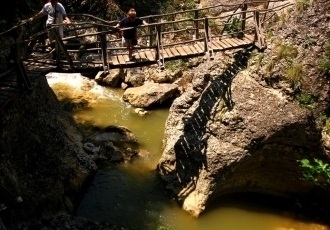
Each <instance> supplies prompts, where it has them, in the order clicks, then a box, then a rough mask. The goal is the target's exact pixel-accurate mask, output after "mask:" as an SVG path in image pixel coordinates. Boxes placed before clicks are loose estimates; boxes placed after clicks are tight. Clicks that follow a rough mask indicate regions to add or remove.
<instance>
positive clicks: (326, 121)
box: [323, 117, 330, 135]
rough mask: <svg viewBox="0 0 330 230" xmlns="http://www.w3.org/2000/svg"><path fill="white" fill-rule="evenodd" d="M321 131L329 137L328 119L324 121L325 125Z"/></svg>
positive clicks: (329, 120) (329, 124)
mask: <svg viewBox="0 0 330 230" xmlns="http://www.w3.org/2000/svg"><path fill="white" fill-rule="evenodd" d="M323 130H324V132H325V133H326V134H328V135H330V117H328V118H326V119H325V125H324V128H323Z"/></svg>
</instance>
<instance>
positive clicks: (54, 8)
mask: <svg viewBox="0 0 330 230" xmlns="http://www.w3.org/2000/svg"><path fill="white" fill-rule="evenodd" d="M45 15H47V16H48V18H47V21H46V27H47V28H49V27H51V26H52V25H53V24H62V23H67V24H71V20H70V18H69V17H68V16H67V14H66V11H65V8H64V6H63V5H62V4H61V3H59V2H58V0H50V1H49V2H47V3H46V4H45V5H44V6H43V7H42V9H41V11H39V12H38V13H37V14H36V15H35V16H33V17H31V18H29V21H30V22H32V21H34V20H35V19H37V18H40V17H42V16H45ZM63 19H65V20H63ZM57 33H58V34H59V36H60V38H61V39H62V38H63V25H60V26H58V27H57ZM48 38H49V42H50V45H51V46H52V47H53V46H54V43H53V42H54V40H55V34H54V31H52V30H50V31H49V33H48Z"/></svg>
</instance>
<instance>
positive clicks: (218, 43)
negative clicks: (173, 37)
mask: <svg viewBox="0 0 330 230" xmlns="http://www.w3.org/2000/svg"><path fill="white" fill-rule="evenodd" d="M253 43H254V37H253V36H252V35H244V37H243V38H241V39H240V38H234V37H233V38H225V39H222V40H213V41H211V42H209V43H208V46H209V49H212V50H213V52H221V51H225V50H230V49H236V48H244V47H246V46H249V45H252V44H253ZM40 55H41V54H40ZM42 55H43V57H42V58H40V57H38V56H34V57H31V58H29V59H27V60H25V61H26V63H33V65H29V67H28V69H32V70H33V69H39V68H41V67H42V68H45V69H51V68H56V62H55V61H54V60H52V59H50V58H49V55H48V58H47V57H45V54H42ZM133 55H134V57H135V60H134V62H129V60H128V55H127V54H108V60H109V61H108V65H109V68H110V69H115V68H133V67H137V66H148V65H152V64H155V63H157V61H158V60H156V50H155V49H138V50H136V51H135V52H134V54H133ZM203 55H205V51H204V42H195V43H194V42H190V43H187V44H182V45H176V46H171V45H166V46H164V47H163V49H162V50H161V51H160V58H161V59H162V58H163V59H164V61H165V62H166V61H168V60H176V59H182V58H191V57H197V56H203ZM60 63H61V66H62V67H63V68H64V69H69V68H70V67H69V65H68V62H67V61H66V60H61V61H60ZM73 64H74V66H75V70H74V72H80V71H81V72H84V71H91V70H93V69H94V70H102V69H103V65H102V60H101V55H98V56H97V55H95V56H94V57H93V59H92V60H89V59H87V60H73Z"/></svg>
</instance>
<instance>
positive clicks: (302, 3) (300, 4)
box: [296, 0, 310, 12]
mask: <svg viewBox="0 0 330 230" xmlns="http://www.w3.org/2000/svg"><path fill="white" fill-rule="evenodd" d="M309 5H310V0H297V5H296V8H297V11H298V12H302V11H304V10H306V9H307V8H308V6H309Z"/></svg>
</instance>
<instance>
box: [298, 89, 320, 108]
mask: <svg viewBox="0 0 330 230" xmlns="http://www.w3.org/2000/svg"><path fill="white" fill-rule="evenodd" d="M296 99H297V101H298V102H299V104H300V105H302V106H304V107H306V108H311V109H312V108H314V106H315V104H316V102H315V100H314V98H313V97H312V95H310V94H308V93H304V92H301V93H300V94H298V95H296Z"/></svg>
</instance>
